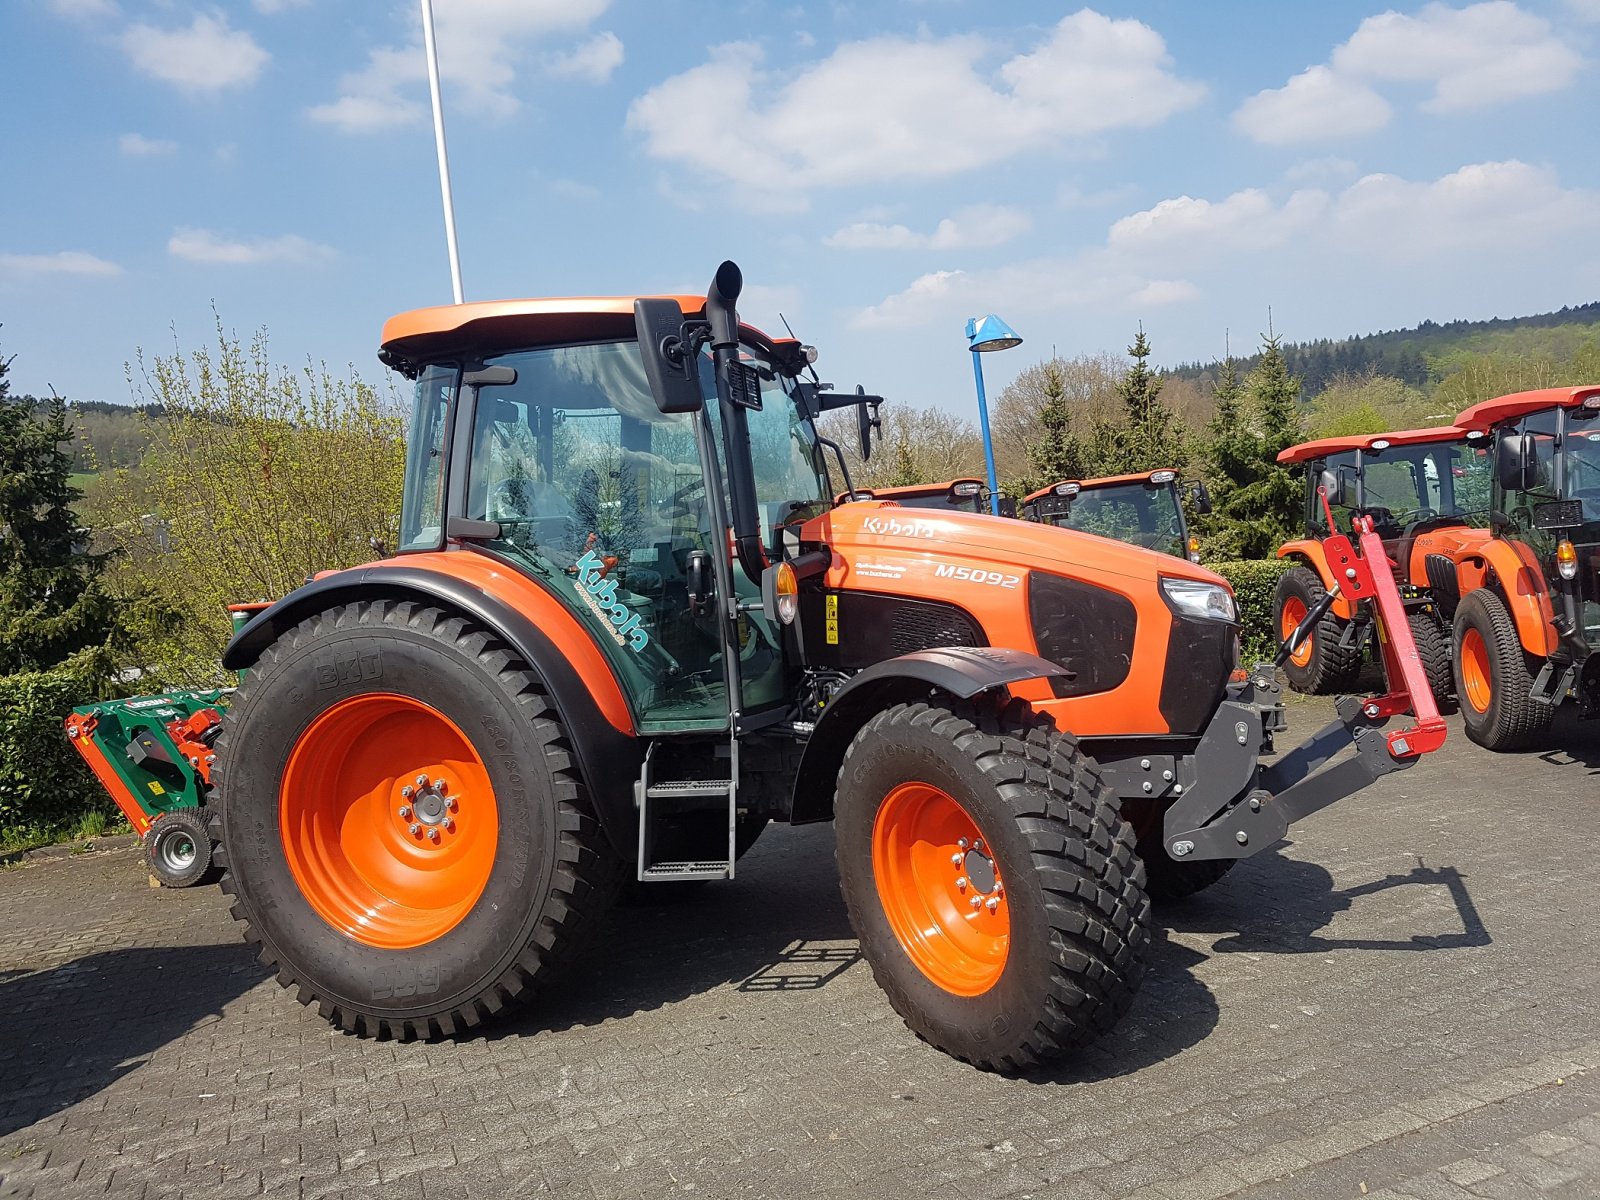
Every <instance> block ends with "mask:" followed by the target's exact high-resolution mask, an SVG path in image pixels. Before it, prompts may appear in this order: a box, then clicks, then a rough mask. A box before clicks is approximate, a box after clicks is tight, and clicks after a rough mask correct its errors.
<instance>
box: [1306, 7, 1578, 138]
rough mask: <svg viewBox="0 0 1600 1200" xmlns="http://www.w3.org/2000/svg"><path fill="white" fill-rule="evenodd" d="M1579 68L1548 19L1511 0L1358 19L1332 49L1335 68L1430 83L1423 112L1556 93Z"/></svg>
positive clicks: (1378, 77) (1572, 52)
mask: <svg viewBox="0 0 1600 1200" xmlns="http://www.w3.org/2000/svg"><path fill="white" fill-rule="evenodd" d="M1582 64H1583V60H1582V58H1580V57H1579V55H1578V53H1577V52H1576V51H1575V50H1572V49H1570V48H1569V47H1567V46H1566V45H1564V44H1562V42H1561V41H1560V40H1559V39H1558V38H1557V37H1556V36H1555V34H1554V33H1553V32H1552V30H1551V28H1550V22H1549V21H1546V20H1545V19H1544V18H1543V17H1537V16H1534V15H1533V14H1532V13H1528V12H1524V11H1523V10H1522V9H1520V8H1518V7H1517V6H1516V5H1515V4H1513V3H1511V0H1488V2H1487V3H1484V4H1473V5H1470V6H1469V7H1467V8H1461V9H1455V8H1450V7H1448V6H1446V5H1444V4H1438V3H1435V4H1429V5H1428V6H1427V7H1425V8H1424V9H1423V10H1422V11H1421V13H1419V14H1418V15H1417V16H1414V17H1410V16H1405V15H1404V14H1402V13H1396V12H1386V13H1382V14H1380V15H1378V16H1376V17H1368V18H1367V19H1366V20H1365V21H1363V22H1361V25H1360V27H1359V28H1358V29H1357V30H1356V32H1355V35H1354V36H1353V37H1351V39H1350V40H1349V41H1348V42H1346V43H1345V44H1344V45H1342V46H1340V47H1339V48H1338V49H1337V50H1335V51H1334V52H1333V66H1334V69H1335V70H1337V71H1339V72H1341V73H1344V74H1349V75H1357V76H1362V77H1365V78H1368V79H1376V80H1387V81H1391V82H1396V83H1424V84H1433V85H1434V92H1433V95H1432V96H1431V97H1430V98H1429V99H1428V100H1427V101H1426V102H1425V103H1424V104H1423V106H1422V107H1423V108H1424V109H1426V110H1428V111H1429V112H1440V113H1442V112H1465V111H1468V110H1470V109H1476V108H1487V107H1489V106H1490V105H1494V104H1499V103H1501V102H1503V101H1506V100H1514V99H1517V98H1519V97H1522V96H1537V95H1542V94H1544V93H1546V92H1554V91H1559V90H1560V89H1561V88H1564V87H1566V86H1567V84H1569V83H1571V82H1572V79H1573V77H1574V76H1575V75H1576V74H1577V71H1578V68H1579V67H1580V66H1581V65H1582Z"/></svg>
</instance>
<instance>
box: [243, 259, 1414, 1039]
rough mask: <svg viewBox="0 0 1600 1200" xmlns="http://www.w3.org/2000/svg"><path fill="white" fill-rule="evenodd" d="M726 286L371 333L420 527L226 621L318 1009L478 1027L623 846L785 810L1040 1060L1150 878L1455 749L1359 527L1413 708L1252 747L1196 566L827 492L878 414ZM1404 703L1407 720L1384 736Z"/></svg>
mask: <svg viewBox="0 0 1600 1200" xmlns="http://www.w3.org/2000/svg"><path fill="white" fill-rule="evenodd" d="M740 287H741V279H740V275H739V271H738V268H737V267H735V266H734V265H733V264H732V263H725V264H723V266H722V267H721V268H720V269H719V270H718V272H717V274H716V278H715V281H714V283H713V285H712V287H711V289H710V292H709V294H708V296H707V297H706V298H705V299H704V300H701V299H698V298H694V297H644V298H639V299H633V298H624V299H614V298H598V299H576V300H532V301H506V302H499V303H478V304H464V305H456V306H450V307H443V308H432V309H423V310H420V311H417V312H411V313H406V314H404V315H402V316H398V317H396V318H394V319H393V320H391V321H390V322H389V323H388V325H387V326H386V327H385V329H384V334H383V349H382V357H383V359H384V361H385V362H386V363H388V364H389V365H390V366H392V367H394V368H395V369H396V370H398V371H400V372H401V373H402V374H403V375H405V376H406V377H407V378H409V379H411V380H413V381H414V383H415V407H414V412H413V417H412V421H411V426H410V444H409V449H408V454H407V463H406V481H405V493H404V510H403V515H402V530H403V533H402V544H401V550H400V552H399V553H398V554H397V555H396V556H395V557H393V558H391V559H387V560H385V561H383V562H377V563H372V564H369V565H367V566H364V567H358V568H355V569H352V570H347V571H340V572H336V573H330V574H327V575H324V576H322V577H320V578H318V579H316V580H315V581H313V582H311V583H309V584H307V585H306V586H305V587H303V588H301V589H299V590H298V591H296V592H294V593H292V594H290V595H289V596H286V597H284V598H283V599H282V600H280V601H279V602H278V603H277V604H275V605H274V606H273V607H271V608H269V609H267V610H266V611H264V612H262V613H261V614H259V615H258V616H256V617H255V618H254V619H253V620H252V621H251V622H250V624H248V625H247V626H246V627H245V628H244V629H243V630H242V631H241V632H240V633H239V634H238V635H237V636H236V638H235V639H234V641H233V643H232V644H231V645H230V647H229V649H228V651H227V655H226V658H225V663H226V665H227V666H229V667H230V668H234V669H240V668H248V673H247V675H246V677H245V679H244V680H243V682H242V683H241V685H240V687H239V690H238V692H237V693H236V695H235V697H234V701H233V704H232V705H231V707H230V708H229V709H228V711H227V713H226V715H225V717H224V723H223V729H222V734H221V737H220V738H219V739H218V741H217V743H216V747H215V749H216V754H217V762H216V768H215V769H216V776H215V778H216V779H217V780H218V786H219V789H220V796H221V802H220V804H218V805H216V806H215V807H216V811H217V813H218V817H217V821H218V822H219V824H220V834H221V842H222V846H221V849H220V851H219V857H220V859H221V860H222V861H223V863H224V864H225V866H226V874H225V876H224V878H223V881H222V886H223V887H224V888H225V889H226V890H228V891H230V892H231V893H232V894H233V895H234V898H235V903H234V913H235V915H236V916H237V917H238V919H239V920H240V921H242V922H243V923H244V926H245V928H246V931H247V936H248V937H249V938H250V939H251V940H252V941H254V942H256V943H258V944H259V947H260V952H261V955H262V958H263V959H264V960H265V961H266V962H268V963H271V964H273V965H274V966H275V967H276V969H277V973H278V978H279V980H280V981H281V982H283V983H284V984H285V986H289V987H292V988H294V990H295V994H296V996H297V997H298V998H299V999H300V1000H301V1001H302V1002H303V1003H306V1004H311V1005H315V1006H316V1007H317V1008H318V1010H319V1011H320V1012H322V1013H323V1014H324V1015H325V1016H327V1017H328V1018H329V1019H330V1020H332V1021H334V1022H336V1023H337V1024H339V1025H340V1026H342V1027H344V1028H346V1029H349V1030H352V1031H355V1032H357V1033H360V1034H366V1035H375V1036H397V1037H435V1036H441V1035H449V1034H453V1033H456V1032H458V1031H460V1030H463V1029H465V1028H468V1027H471V1026H475V1025H477V1024H479V1023H480V1022H482V1021H483V1020H485V1019H486V1018H489V1017H491V1016H493V1015H494V1014H495V1013H497V1012H499V1011H500V1010H501V1009H502V1008H504V1007H505V1006H506V1005H508V1004H510V1003H511V1002H512V1001H515V1000H519V999H522V998H525V997H527V996H529V995H531V994H535V993H537V992H539V991H541V990H542V989H544V988H546V987H548V986H550V985H551V980H552V979H553V978H555V977H556V976H555V972H557V971H558V969H559V968H560V967H562V966H563V965H564V964H566V963H567V962H569V961H570V960H571V958H572V957H573V955H574V954H575V953H576V951H577V950H578V948H579V946H580V945H581V943H582V942H583V940H584V938H585V937H586V936H587V935H588V934H589V933H591V932H592V931H593V930H594V929H595V927H596V926H597V925H598V923H599V919H600V917H601V914H602V913H603V912H604V910H605V906H606V904H607V903H608V901H609V900H610V898H611V897H612V895H613V894H614V892H615V890H616V888H617V887H618V885H619V882H620V879H621V877H622V876H623V875H624V874H628V875H632V876H633V877H634V878H635V879H636V880H638V881H639V882H641V883H644V884H652V885H655V884H661V883H670V882H672V881H674V880H685V879H721V878H729V877H731V876H732V875H733V874H734V871H735V863H736V860H737V858H738V856H739V853H740V852H741V851H742V850H743V849H744V848H746V847H747V846H749V845H750V843H751V842H752V841H753V840H754V838H755V837H756V836H757V835H758V834H759V833H760V831H761V830H762V828H763V827H764V826H765V825H766V824H767V823H768V822H769V821H772V820H780V821H789V822H795V823H801V822H810V821H828V820H832V821H833V822H834V825H835V830H836V837H837V856H838V865H839V874H840V879H841V884H842V887H843V891H844V897H845V900H846V904H847V907H848V910H849V914H850V919H851V921H852V923H853V925H854V927H855V929H856V932H857V934H858V935H859V938H860V942H861V947H862V953H863V955H864V956H865V957H866V959H867V961H868V962H869V963H870V964H871V967H872V970H873V973H874V975H875V976H876V978H877V979H878V981H879V982H880V983H881V984H882V986H883V988H884V991H885V992H886V994H887V995H888V998H889V1000H890V1002H891V1003H892V1004H893V1005H894V1007H895V1008H896V1009H897V1010H898V1011H899V1013H900V1014H901V1015H902V1016H903V1017H904V1018H905V1020H906V1022H907V1024H908V1025H909V1026H910V1027H911V1028H912V1029H913V1030H915V1031H916V1032H917V1033H918V1034H919V1035H921V1036H922V1037H924V1038H926V1039H927V1040H928V1041H930V1042H931V1043H933V1044H934V1045H936V1046H938V1047H939V1048H941V1049H943V1050H945V1051H947V1052H949V1053H951V1054H953V1055H956V1056H958V1057H960V1058H963V1059H966V1060H968V1061H970V1062H973V1063H977V1064H979V1065H981V1066H984V1067H990V1068H1005V1069H1020V1068H1026V1067H1028V1066H1030V1065H1032V1064H1034V1063H1037V1062H1039V1061H1040V1060H1042V1059H1045V1058H1049V1057H1052V1056H1056V1055H1060V1054H1063V1053H1066V1052H1068V1051H1070V1050H1072V1049H1073V1048H1075V1047H1078V1046H1081V1045H1083V1044H1084V1043H1086V1042H1088V1041H1090V1040H1091V1039H1093V1038H1094V1037H1096V1036H1097V1035H1098V1034H1100V1033H1101V1032H1103V1031H1104V1030H1106V1029H1107V1028H1109V1027H1110V1026H1111V1025H1112V1024H1113V1023H1115V1022H1116V1020H1117V1019H1118V1018H1119V1017H1120V1016H1121V1014H1122V1013H1123V1012H1124V1011H1125V1009H1126V1008H1127V1006H1128V1004H1129V1002H1130V1001H1131V999H1132V997H1133V994H1134V992H1135V990H1136V989H1137V987H1138V985H1139V980H1140V978H1141V976H1142V974H1143V970H1144V953H1145V947H1146V943H1147V940H1148V931H1149V920H1150V916H1149V913H1150V898H1151V896H1152V895H1157V896H1162V895H1165V896H1173V895H1182V894H1185V893H1188V892H1192V891H1194V890H1196V889H1198V888H1200V887H1204V886H1205V885H1206V884H1208V883H1210V882H1213V881H1214V880H1215V879H1217V878H1218V877H1219V876H1220V875H1221V874H1222V872H1223V871H1224V870H1226V868H1227V867H1228V866H1229V865H1231V863H1232V862H1233V861H1235V860H1237V859H1239V858H1243V857H1246V856H1248V855H1251V854H1254V853H1256V852H1258V851H1260V850H1263V849H1266V848H1267V847H1269V846H1271V845H1273V844H1274V843H1275V842H1277V841H1278V840H1279V838H1281V837H1282V836H1283V834H1284V832H1285V830H1286V829H1287V827H1288V825H1289V823H1290V822H1292V821H1294V820H1297V819H1298V818H1300V817H1302V816H1304V815H1306V814H1307V813H1309V812H1313V811H1315V810H1317V809H1319V808H1321V807H1323V806H1325V805H1327V804H1330V803H1332V802H1334V801H1335V800H1337V799H1339V798H1340V797H1342V796H1345V795H1348V794H1349V793H1350V792H1352V791H1355V790H1356V789H1358V788H1360V787H1362V786H1364V785H1365V784H1366V783H1368V782H1370V781H1371V780H1372V779H1374V778H1376V777H1378V776H1380V775H1382V774H1385V773H1387V772H1389V771H1394V770H1398V769H1401V768H1403V767H1407V766H1410V765H1412V764H1413V763H1415V762H1416V761H1417V757H1418V755H1419V754H1420V753H1422V752H1424V751H1426V750H1427V749H1430V748H1432V746H1434V745H1437V744H1438V742H1439V740H1440V739H1441V738H1442V736H1443V730H1442V727H1440V726H1439V725H1438V722H1437V718H1436V715H1434V714H1432V710H1431V706H1430V705H1429V704H1428V703H1427V697H1426V696H1425V695H1420V694H1418V693H1417V690H1416V689H1419V688H1420V689H1423V690H1424V691H1425V687H1424V685H1422V684H1421V683H1420V678H1421V677H1420V671H1419V670H1418V669H1417V668H1416V665H1415V650H1414V648H1413V647H1410V639H1409V638H1408V637H1407V636H1406V635H1405V629H1404V618H1403V616H1400V617H1395V614H1397V613H1398V612H1399V608H1398V599H1397V597H1396V596H1395V595H1394V591H1393V585H1392V581H1391V582H1388V583H1387V584H1385V581H1386V580H1388V578H1389V577H1388V573H1387V569H1386V567H1385V564H1383V563H1382V561H1381V560H1382V555H1381V553H1379V554H1378V555H1377V556H1376V557H1377V560H1378V561H1376V562H1374V561H1373V558H1372V555H1371V554H1358V553H1357V552H1356V551H1355V550H1354V549H1353V548H1352V547H1351V545H1350V543H1349V542H1348V541H1343V542H1342V548H1341V549H1340V550H1339V553H1341V554H1343V555H1345V557H1346V558H1347V559H1348V560H1349V562H1350V563H1351V570H1353V571H1355V572H1356V573H1357V574H1358V575H1359V576H1360V581H1359V582H1352V583H1351V585H1350V586H1351V588H1352V589H1353V590H1355V591H1357V593H1358V594H1360V595H1363V596H1366V595H1371V596H1373V597H1374V598H1375V599H1374V602H1375V603H1376V604H1377V605H1378V606H1379V609H1380V612H1381V613H1382V614H1385V615H1387V616H1388V617H1390V618H1393V619H1397V620H1398V621H1399V624H1400V627H1399V628H1398V629H1396V630H1395V631H1393V633H1394V635H1393V637H1392V638H1391V639H1390V640H1389V641H1388V642H1387V643H1386V645H1390V646H1392V647H1393V648H1394V649H1395V652H1396V653H1397V654H1398V655H1399V656H1400V657H1398V658H1397V659H1396V660H1395V662H1396V665H1395V667H1394V674H1393V675H1392V676H1391V677H1392V678H1394V679H1396V680H1397V681H1399V680H1401V679H1409V680H1410V681H1411V691H1412V694H1411V695H1410V696H1408V694H1407V688H1406V686H1404V685H1403V684H1400V683H1399V682H1397V684H1396V688H1395V691H1394V692H1393V693H1392V694H1391V695H1388V696H1385V697H1380V698H1378V699H1376V700H1373V701H1370V702H1368V703H1366V704H1365V705H1363V704H1360V703H1358V702H1356V701H1355V700H1353V699H1346V700H1344V701H1341V703H1340V712H1339V718H1338V719H1337V720H1335V721H1334V722H1332V723H1331V724H1330V725H1329V726H1327V727H1326V728H1325V729H1323V730H1322V731H1320V732H1319V733H1318V734H1317V735H1315V736H1314V737H1313V738H1312V739H1310V740H1309V741H1308V742H1306V743H1305V744H1304V745H1302V746H1300V747H1296V748H1294V749H1291V750H1289V751H1287V752H1286V753H1284V754H1282V755H1280V756H1279V757H1278V758H1277V759H1276V760H1275V761H1274V762H1273V763H1272V764H1271V765H1270V766H1266V765H1263V764H1262V762H1261V756H1262V755H1263V754H1264V753H1265V752H1267V751H1268V750H1270V749H1271V748H1272V739H1273V734H1274V732H1276V731H1277V730H1278V729H1280V728H1281V725H1282V711H1283V710H1282V706H1281V703H1280V697H1279V696H1278V694H1277V688H1276V684H1275V683H1274V682H1273V680H1272V678H1271V672H1270V670H1263V671H1260V672H1256V673H1254V674H1252V675H1251V676H1249V677H1247V678H1243V679H1239V680H1235V679H1234V675H1235V670H1236V667H1237V665H1238V664H1237V661H1236V658H1237V645H1238V642H1237V636H1238V623H1237V614H1236V610H1235V605H1234V599H1233V596H1232V594H1231V593H1230V591H1229V589H1228V586H1227V584H1226V583H1225V582H1224V581H1223V580H1222V579H1221V578H1219V577H1218V576H1216V575H1213V574H1212V573H1211V572H1209V571H1206V570H1204V569H1202V568H1200V567H1197V566H1194V565H1192V564H1190V563H1188V562H1186V561H1184V560H1182V559H1181V558H1176V557H1173V556H1171V555H1166V554H1157V553H1152V552H1150V551H1147V550H1142V549H1139V548H1136V547H1131V546H1126V545H1123V544H1120V543H1117V542H1113V541H1108V540H1106V539H1104V538H1098V537H1089V536H1085V535H1082V534H1078V533H1074V532H1072V531H1069V530H1062V529H1054V528H1049V527H1045V526H1039V525H1033V524H1027V523H1024V522H1020V521H1014V520H1005V519H999V518H996V517H993V516H990V515H988V514H979V513H966V512H955V511H948V512H946V511H926V510H920V509H911V508H906V507H903V506H901V505H898V504H894V503H883V502H877V501H869V502H863V503H849V504H843V505H839V506H837V507H836V506H834V505H833V503H832V497H833V496H834V495H835V493H836V491H837V488H836V486H835V483H836V481H835V480H834V479H833V478H832V477H831V475H830V471H829V469H828V453H827V452H829V451H830V446H829V445H827V444H826V443H824V442H823V441H822V440H821V439H819V438H818V435H817V432H816V425H815V418H816V417H817V416H818V415H820V414H821V413H823V412H826V411H828V410H830V409H836V408H843V407H847V406H850V405H857V404H866V403H870V402H872V401H873V400H874V398H870V397H868V398H863V397H861V396H856V395H843V394H834V393H829V392H825V391H823V390H821V388H820V386H819V385H818V384H817V383H816V381H815V375H814V374H811V373H810V372H809V369H808V368H809V363H810V361H811V359H812V358H813V357H814V352H813V351H811V350H810V349H809V348H808V347H805V346H802V345H800V344H799V343H797V342H795V341H792V340H786V339H774V338H769V337H768V336H766V335H765V334H763V333H761V332H760V331H759V330H756V329H753V328H751V327H749V326H747V325H742V324H741V323H740V322H739V320H738V317H737V313H736V309H735V302H736V299H737V297H738V294H739V291H740ZM869 438H870V427H869V426H868V424H867V423H866V422H865V421H864V422H863V440H864V441H866V440H867V439H869ZM867 449H870V446H869V445H867V446H864V447H863V450H864V451H865V450H867ZM831 450H833V451H836V450H837V447H832V448H831ZM834 461H835V463H836V464H837V465H838V466H839V468H840V471H841V474H843V459H842V455H838V454H835V455H834ZM839 482H843V483H844V485H845V488H844V490H846V491H850V490H852V489H851V488H850V486H849V480H848V479H847V478H846V479H843V480H841V481H839ZM1385 587H1387V591H1385V590H1384V589H1385ZM1380 619H1383V618H1382V617H1380ZM1408 648H1409V654H1410V657H1409V659H1407V658H1406V657H1405V653H1406V652H1407V651H1408ZM1240 674H1241V675H1243V674H1244V673H1243V672H1240ZM1412 699H1415V700H1416V703H1417V708H1418V713H1419V720H1418V722H1417V723H1416V725H1415V726H1413V727H1411V728H1408V729H1401V730H1398V731H1392V732H1380V731H1379V727H1380V726H1381V725H1383V724H1384V722H1386V721H1387V720H1389V719H1390V718H1391V717H1393V716H1395V715H1397V714H1399V713H1403V712H1405V711H1406V710H1407V709H1408V708H1409V707H1410V705H1411V703H1412ZM1352 744H1353V745H1354V747H1355V753H1354V755H1353V756H1348V757H1345V758H1343V759H1341V760H1338V761H1335V762H1333V763H1332V764H1331V765H1329V766H1327V767H1326V769H1322V768H1323V765H1324V764H1325V763H1328V762H1329V760H1330V758H1332V757H1333V756H1334V755H1336V754H1337V753H1338V752H1339V751H1340V750H1341V749H1343V748H1346V747H1349V746H1351V745H1352Z"/></svg>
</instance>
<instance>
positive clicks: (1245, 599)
mask: <svg viewBox="0 0 1600 1200" xmlns="http://www.w3.org/2000/svg"><path fill="white" fill-rule="evenodd" d="M1293 565H1294V564H1293V563H1291V562H1289V561H1288V560H1287V559H1283V558H1264V559H1249V560H1246V561H1244V562H1220V563H1207V564H1206V566H1207V567H1209V568H1210V569H1211V570H1213V571H1215V572H1216V573H1217V574H1218V575H1221V576H1222V577H1223V578H1224V579H1226V580H1227V581H1228V582H1229V583H1230V584H1232V585H1233V594H1234V596H1235V598H1237V599H1238V601H1239V620H1240V622H1241V623H1242V625H1243V630H1242V633H1243V638H1244V657H1243V659H1242V660H1241V662H1242V664H1243V665H1244V666H1249V665H1251V664H1252V663H1256V662H1259V661H1260V660H1262V659H1270V658H1272V657H1273V656H1274V655H1275V654H1277V652H1278V642H1279V638H1278V629H1277V626H1276V625H1275V624H1274V623H1273V620H1272V593H1273V591H1274V589H1276V588H1277V586H1278V580H1279V579H1280V578H1281V577H1282V576H1283V573H1284V572H1285V571H1287V570H1288V569H1289V568H1290V567H1292V566H1293Z"/></svg>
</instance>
